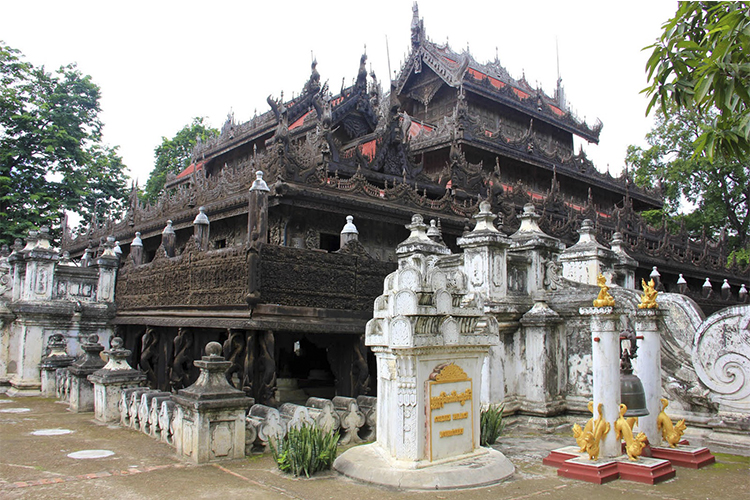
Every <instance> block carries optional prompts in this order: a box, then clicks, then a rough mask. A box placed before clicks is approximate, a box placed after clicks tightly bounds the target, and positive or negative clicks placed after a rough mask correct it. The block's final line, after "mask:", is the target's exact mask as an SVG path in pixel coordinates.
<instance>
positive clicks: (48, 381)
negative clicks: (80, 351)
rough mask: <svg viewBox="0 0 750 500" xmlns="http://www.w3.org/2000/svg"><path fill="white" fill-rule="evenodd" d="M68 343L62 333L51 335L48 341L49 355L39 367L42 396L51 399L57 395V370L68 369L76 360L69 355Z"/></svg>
mask: <svg viewBox="0 0 750 500" xmlns="http://www.w3.org/2000/svg"><path fill="white" fill-rule="evenodd" d="M67 347H68V343H67V342H66V341H65V336H63V335H62V334H60V333H55V334H52V335H50V338H49V340H48V341H47V355H46V356H44V357H43V358H42V362H41V363H40V364H39V367H40V368H41V370H42V372H41V373H42V396H45V397H48V398H51V397H55V396H56V395H57V370H58V368H67V367H68V366H70V365H71V363H73V360H74V359H75V357H74V356H71V355H69V354H68V353H67V351H66V349H67Z"/></svg>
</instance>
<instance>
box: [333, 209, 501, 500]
mask: <svg viewBox="0 0 750 500" xmlns="http://www.w3.org/2000/svg"><path fill="white" fill-rule="evenodd" d="M406 227H407V229H409V230H410V231H411V235H410V236H409V238H408V239H406V240H405V241H404V242H402V243H401V244H400V245H399V246H398V248H397V249H396V254H397V256H398V258H399V269H398V270H397V271H395V272H394V273H392V274H390V275H389V276H388V277H387V278H386V280H385V287H384V293H383V295H381V296H380V297H378V298H377V299H376V301H375V312H374V318H373V319H372V320H371V321H370V322H369V323H368V324H367V331H366V344H367V345H368V346H370V347H371V348H372V350H373V351H374V352H375V355H376V357H377V366H378V400H377V414H378V421H377V441H376V442H375V443H373V444H371V445H365V446H359V447H355V448H351V449H350V450H348V451H347V452H345V453H344V454H343V455H341V456H340V457H339V458H338V459H337V460H336V462H335V464H334V467H335V468H336V470H338V471H339V472H341V473H343V474H345V475H347V476H350V477H353V478H355V479H359V480H362V481H366V482H372V483H377V484H384V485H390V486H398V487H401V488H416V489H444V488H463V487H474V486H479V485H484V484H492V483H495V482H497V481H500V480H502V479H504V478H506V477H507V476H509V475H510V474H512V473H513V465H512V464H511V463H510V461H508V459H507V458H505V456H503V455H502V454H501V453H499V452H497V451H495V450H493V449H491V448H482V447H480V445H479V440H480V427H479V417H480V404H479V392H480V387H481V385H482V365H483V363H484V362H485V360H486V357H487V354H488V352H489V347H490V346H491V345H495V344H497V343H498V342H499V328H498V324H497V321H496V320H495V319H494V318H493V317H492V316H487V315H485V314H484V313H483V310H482V308H481V306H479V305H478V304H477V300H476V296H475V295H474V294H471V293H470V290H469V289H467V287H466V283H467V279H466V276H465V275H463V273H461V271H459V270H458V269H457V268H453V269H440V268H438V267H436V265H435V264H436V262H437V260H438V257H439V256H441V255H447V254H449V253H450V250H449V249H448V248H447V247H446V246H445V245H443V244H441V243H439V242H435V241H433V240H431V239H430V238H429V237H428V236H427V233H426V229H427V226H426V225H425V224H424V223H423V219H422V217H421V216H419V215H415V216H414V217H413V218H412V223H411V224H409V225H407V226H406ZM477 227H478V228H479V229H478V230H479V231H487V227H486V224H481V225H480V224H477ZM487 244H488V245H493V246H497V243H496V242H495V241H494V240H493V239H492V238H489V239H487ZM476 253H477V254H478V255H481V251H480V250H479V249H477V250H476ZM496 270H498V271H502V270H504V266H499V267H497V268H496ZM502 281H504V280H503V279H501V280H498V282H502Z"/></svg>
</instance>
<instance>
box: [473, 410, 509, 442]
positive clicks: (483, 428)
mask: <svg viewBox="0 0 750 500" xmlns="http://www.w3.org/2000/svg"><path fill="white" fill-rule="evenodd" d="M479 427H480V433H479V444H480V445H482V446H492V445H493V444H495V441H497V438H498V437H500V434H502V432H503V429H504V428H505V423H504V422H503V405H489V406H488V407H487V408H484V409H483V410H482V411H481V412H480V414H479Z"/></svg>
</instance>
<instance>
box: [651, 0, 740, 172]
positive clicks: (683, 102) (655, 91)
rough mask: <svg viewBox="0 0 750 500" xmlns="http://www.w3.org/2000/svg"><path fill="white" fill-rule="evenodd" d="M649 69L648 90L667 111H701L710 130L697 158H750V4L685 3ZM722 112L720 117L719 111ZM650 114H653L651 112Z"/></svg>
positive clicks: (702, 138) (668, 26)
mask: <svg viewBox="0 0 750 500" xmlns="http://www.w3.org/2000/svg"><path fill="white" fill-rule="evenodd" d="M662 28H663V33H662V35H661V37H660V38H659V40H658V41H657V42H656V43H655V44H654V45H651V46H650V47H647V49H653V50H652V53H651V57H650V58H649V60H648V63H647V65H646V71H647V73H648V78H649V81H650V82H651V85H650V86H649V87H647V88H646V89H644V92H646V93H647V94H648V95H649V96H650V97H651V100H650V102H649V105H648V110H649V111H650V110H651V109H652V108H653V106H654V105H656V104H657V103H658V104H659V105H660V107H661V108H662V111H663V112H667V111H668V110H669V109H670V107H671V105H672V104H676V105H677V107H678V108H679V109H695V110H696V111H697V112H698V113H701V114H702V115H704V116H705V117H706V118H709V117H710V122H709V123H710V126H708V127H706V128H705V129H704V130H702V132H701V134H700V135H699V136H698V137H696V141H695V149H696V153H697V154H702V155H705V156H707V157H708V158H709V159H713V157H714V154H715V153H716V152H721V153H722V154H723V155H724V156H725V157H727V158H737V159H742V158H747V157H748V156H749V155H750V2H680V3H679V4H678V8H677V12H676V13H675V16H674V17H673V18H672V19H670V20H669V21H667V22H666V23H665V24H664V25H663V26H662ZM714 110H715V111H716V112H715V113H714V112H713V111H714ZM647 112H648V111H647Z"/></svg>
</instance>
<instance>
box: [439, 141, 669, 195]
mask: <svg viewBox="0 0 750 500" xmlns="http://www.w3.org/2000/svg"><path fill="white" fill-rule="evenodd" d="M458 144H459V145H461V146H464V147H469V148H477V144H480V145H481V148H480V149H484V150H488V151H490V152H492V153H496V154H502V155H503V156H507V157H510V158H513V159H515V160H519V161H523V162H524V163H529V164H532V165H535V166H537V167H541V168H544V169H546V170H549V171H550V172H557V175H558V176H564V177H569V178H571V179H575V180H578V181H581V182H584V183H586V184H590V185H591V186H592V187H601V188H605V189H607V190H608V191H612V192H614V193H617V194H620V195H623V196H624V195H625V194H627V195H628V196H630V198H632V199H634V200H638V201H641V202H643V203H646V204H648V205H652V206H654V207H659V208H660V207H661V206H662V204H663V203H662V200H661V199H660V198H658V197H656V196H652V195H649V194H648V193H645V192H641V191H639V190H636V189H634V188H627V187H626V186H625V184H624V183H623V182H622V181H621V180H620V179H618V178H616V177H611V176H609V177H610V178H611V181H610V180H608V179H607V178H606V177H607V176H606V174H602V173H601V172H599V171H594V172H591V171H589V170H587V171H583V172H582V171H580V170H578V169H574V168H572V167H570V166H569V165H566V164H565V163H560V162H555V161H552V160H549V159H546V158H543V157H541V156H539V155H534V154H531V153H528V152H527V151H525V150H523V149H516V148H513V147H511V146H509V145H504V144H501V143H498V142H494V141H489V140H484V139H482V138H473V137H472V138H463V139H459V140H458ZM449 145H450V142H448V143H447V144H446V146H449ZM592 174H593V175H592Z"/></svg>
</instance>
